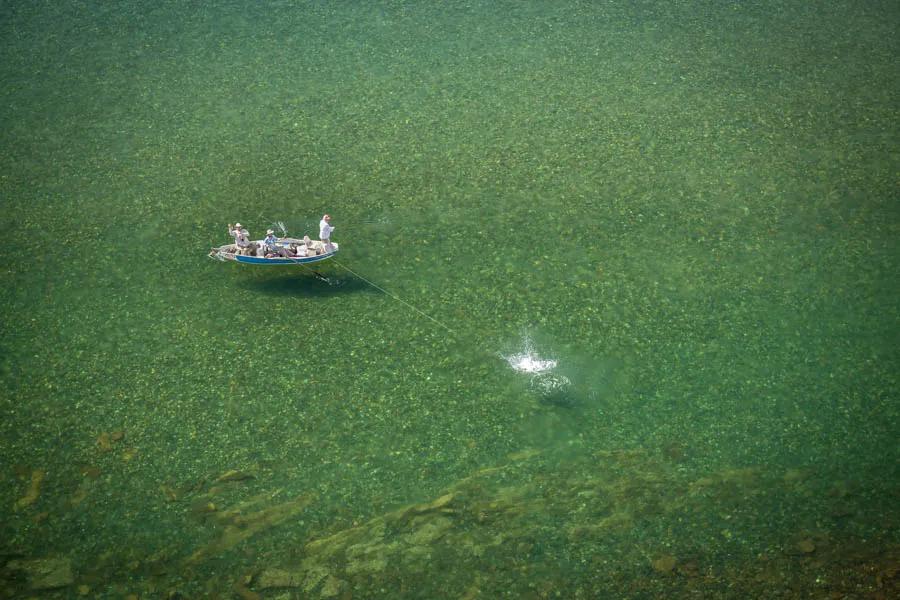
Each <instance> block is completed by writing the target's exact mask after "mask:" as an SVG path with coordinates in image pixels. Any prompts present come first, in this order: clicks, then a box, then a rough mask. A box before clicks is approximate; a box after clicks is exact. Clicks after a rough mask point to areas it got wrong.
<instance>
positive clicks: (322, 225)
mask: <svg viewBox="0 0 900 600" xmlns="http://www.w3.org/2000/svg"><path fill="white" fill-rule="evenodd" d="M332 231H334V227H332V226H331V215H325V216H323V217H322V220H321V221H319V239H320V240H322V242H324V244H325V250H328V251H330V250H331V248H332V245H331V232H332Z"/></svg>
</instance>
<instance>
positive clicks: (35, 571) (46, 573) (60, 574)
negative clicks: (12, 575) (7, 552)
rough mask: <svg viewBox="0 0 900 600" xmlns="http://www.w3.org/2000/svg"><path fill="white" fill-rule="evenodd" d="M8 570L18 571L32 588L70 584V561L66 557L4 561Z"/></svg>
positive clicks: (71, 577) (39, 588)
mask: <svg viewBox="0 0 900 600" xmlns="http://www.w3.org/2000/svg"><path fill="white" fill-rule="evenodd" d="M6 568H7V569H9V570H10V571H19V572H21V573H22V574H24V575H25V577H26V578H27V579H28V585H29V587H30V588H31V589H32V590H53V589H56V588H62V587H66V586H69V585H72V584H73V583H74V582H75V577H74V576H73V575H72V562H71V561H70V560H69V559H68V558H35V559H32V560H13V561H10V562H8V563H6Z"/></svg>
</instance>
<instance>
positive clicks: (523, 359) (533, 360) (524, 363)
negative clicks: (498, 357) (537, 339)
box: [503, 337, 558, 373]
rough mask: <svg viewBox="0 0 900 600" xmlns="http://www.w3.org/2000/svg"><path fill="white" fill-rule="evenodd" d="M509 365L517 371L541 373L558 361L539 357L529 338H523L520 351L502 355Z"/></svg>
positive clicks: (551, 367)
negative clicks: (523, 342)
mask: <svg viewBox="0 0 900 600" xmlns="http://www.w3.org/2000/svg"><path fill="white" fill-rule="evenodd" d="M503 359H504V360H505V361H506V362H507V363H509V366H510V367H512V368H513V369H514V370H516V371H518V372H519V373H543V372H545V371H549V370H550V369H553V368H555V367H556V365H557V363H558V361H557V360H556V359H553V358H541V357H540V356H538V355H537V354H536V353H535V351H534V345H533V344H532V343H531V339H530V338H527V337H526V338H525V347H524V349H523V351H522V352H519V353H517V354H510V355H509V356H503Z"/></svg>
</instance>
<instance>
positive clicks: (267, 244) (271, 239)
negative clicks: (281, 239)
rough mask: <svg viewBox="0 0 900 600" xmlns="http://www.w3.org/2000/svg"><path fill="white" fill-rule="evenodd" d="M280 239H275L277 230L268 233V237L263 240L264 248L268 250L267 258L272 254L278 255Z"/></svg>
mask: <svg viewBox="0 0 900 600" xmlns="http://www.w3.org/2000/svg"><path fill="white" fill-rule="evenodd" d="M276 242H278V238H277V237H275V230H274V229H269V230H268V231H266V237H265V239H264V240H263V247H264V248H265V250H266V256H267V257H268V256H269V255H270V254H273V255H278V254H280V253H279V252H278V244H277V243H276Z"/></svg>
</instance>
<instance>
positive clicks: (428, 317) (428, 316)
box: [331, 259, 456, 335]
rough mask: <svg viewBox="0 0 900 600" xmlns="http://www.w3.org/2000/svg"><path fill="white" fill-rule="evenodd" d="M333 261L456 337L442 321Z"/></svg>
mask: <svg viewBox="0 0 900 600" xmlns="http://www.w3.org/2000/svg"><path fill="white" fill-rule="evenodd" d="M331 261H332V262H333V263H334V264H336V265H337V266H339V267H341V268H342V269H346V270H347V271H349V272H350V273H351V274H352V275H353V276H355V277H358V278H360V279H362V280H363V281H365V282H366V283H368V284H369V285H371V286H372V287H373V288H375V289H376V290H379V291H380V292H382V293H384V294H385V295H386V296H388V297H390V298H393V299H394V300H396V301H397V302H399V303H400V304H403V305H405V306H407V307H409V308H411V309H413V310H414V311H416V312H417V313H419V314H420V315H422V316H423V317H425V318H426V319H430V320H431V321H433V322H435V323H437V324H438V325H440V326H441V327H443V328H444V329H446V330H447V331H449V332H450V333H452V334H454V335H456V331H454V330H453V329H451V328H450V327H447V326H446V325H444V324H443V323H441V322H440V321H438V320H437V319H435V318H434V317H432V316H431V315H429V314H427V313H424V312H422V311H421V310H419V309H418V308H416V307H415V306H413V305H412V304H410V303H409V302H407V301H406V300H404V299H403V298H400V297H398V296H395V295H394V294H392V293H390V292H389V291H387V290H386V289H384V288H383V287H381V286H378V285H376V284H375V283H373V282H371V281H369V280H368V279H366V278H365V277H363V276H362V275H360V274H359V273H357V272H356V271H354V270H353V269H351V268H350V267H348V266H346V265H344V264H342V263H339V262H338V261H336V260H334V259H331Z"/></svg>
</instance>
